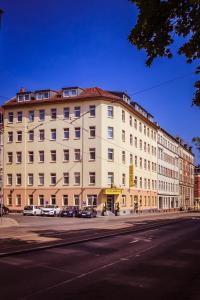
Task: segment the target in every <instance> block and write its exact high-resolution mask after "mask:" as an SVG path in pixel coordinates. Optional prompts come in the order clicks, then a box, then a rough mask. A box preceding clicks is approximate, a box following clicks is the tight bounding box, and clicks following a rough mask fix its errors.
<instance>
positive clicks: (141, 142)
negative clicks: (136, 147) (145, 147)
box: [140, 140, 142, 150]
mask: <svg viewBox="0 0 200 300" xmlns="http://www.w3.org/2000/svg"><path fill="white" fill-rule="evenodd" d="M140 150H142V140H140Z"/></svg>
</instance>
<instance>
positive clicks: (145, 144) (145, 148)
mask: <svg viewBox="0 0 200 300" xmlns="http://www.w3.org/2000/svg"><path fill="white" fill-rule="evenodd" d="M146 151H147V143H146V142H144V152H146Z"/></svg>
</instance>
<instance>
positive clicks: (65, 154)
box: [63, 149, 69, 161]
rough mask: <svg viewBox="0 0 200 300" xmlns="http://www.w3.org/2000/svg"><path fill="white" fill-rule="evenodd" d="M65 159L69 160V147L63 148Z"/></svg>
mask: <svg viewBox="0 0 200 300" xmlns="http://www.w3.org/2000/svg"><path fill="white" fill-rule="evenodd" d="M63 160H64V161H69V150H68V149H65V150H63Z"/></svg>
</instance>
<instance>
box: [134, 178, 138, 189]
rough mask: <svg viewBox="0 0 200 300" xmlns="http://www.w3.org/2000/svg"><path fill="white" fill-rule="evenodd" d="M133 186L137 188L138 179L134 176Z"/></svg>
mask: <svg viewBox="0 0 200 300" xmlns="http://www.w3.org/2000/svg"><path fill="white" fill-rule="evenodd" d="M134 184H135V187H136V188H137V186H138V178H137V176H135V180H134Z"/></svg>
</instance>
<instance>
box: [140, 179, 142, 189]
mask: <svg viewBox="0 0 200 300" xmlns="http://www.w3.org/2000/svg"><path fill="white" fill-rule="evenodd" d="M140 189H142V177H140Z"/></svg>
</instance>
